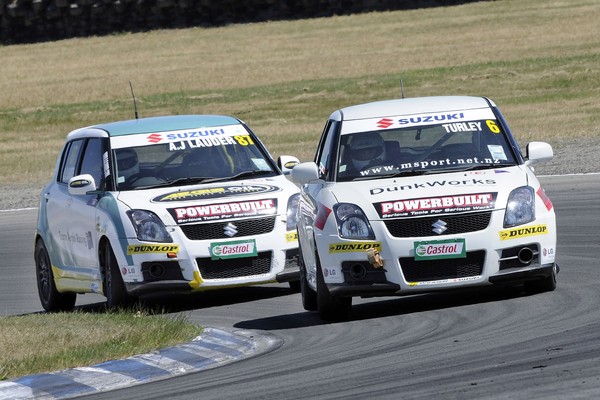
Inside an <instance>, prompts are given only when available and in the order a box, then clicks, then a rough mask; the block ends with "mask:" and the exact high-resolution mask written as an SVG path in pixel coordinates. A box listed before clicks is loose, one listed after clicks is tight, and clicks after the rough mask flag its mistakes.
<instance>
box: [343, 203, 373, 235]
mask: <svg viewBox="0 0 600 400" xmlns="http://www.w3.org/2000/svg"><path fill="white" fill-rule="evenodd" d="M333 211H334V214H335V219H336V221H337V226H338V233H339V235H340V237H342V238H346V239H370V240H374V239H375V234H374V233H373V230H372V229H371V225H370V224H369V221H368V219H367V217H366V216H365V213H363V211H362V210H361V209H360V207H359V206H357V205H355V204H350V203H340V204H337V205H335V206H334V207H333Z"/></svg>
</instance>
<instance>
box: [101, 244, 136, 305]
mask: <svg viewBox="0 0 600 400" xmlns="http://www.w3.org/2000/svg"><path fill="white" fill-rule="evenodd" d="M104 295H105V296H106V307H107V308H109V309H116V308H126V307H128V306H129V305H130V304H131V302H132V299H131V297H130V296H129V295H128V294H127V290H126V289H125V283H124V282H123V277H122V276H121V272H120V271H119V265H118V264H117V258H116V257H115V253H114V252H113V250H112V248H111V247H110V245H109V244H107V245H106V246H105V247H104Z"/></svg>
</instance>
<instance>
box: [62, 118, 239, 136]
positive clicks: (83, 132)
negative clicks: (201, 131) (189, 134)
mask: <svg viewBox="0 0 600 400" xmlns="http://www.w3.org/2000/svg"><path fill="white" fill-rule="evenodd" d="M241 123H242V122H241V121H240V120H239V119H237V118H234V117H229V116H226V115H169V116H161V117H148V118H139V119H132V120H128V121H117V122H108V123H105V124H97V125H92V126H88V127H86V128H80V129H76V130H74V131H72V132H70V133H69V134H68V135H67V139H68V140H69V139H74V138H79V137H106V136H126V135H135V134H139V133H154V132H168V131H177V130H184V129H198V128H211V127H216V126H226V125H237V124H241Z"/></svg>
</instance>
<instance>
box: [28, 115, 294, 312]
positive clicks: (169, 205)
mask: <svg viewBox="0 0 600 400" xmlns="http://www.w3.org/2000/svg"><path fill="white" fill-rule="evenodd" d="M295 161H297V160H296V159H294V158H292V157H285V158H283V157H282V162H281V165H280V166H279V167H278V166H277V165H276V163H275V161H274V160H273V159H272V158H271V156H270V155H269V153H268V152H267V150H266V148H265V147H264V146H263V144H262V143H261V142H260V141H259V139H258V138H257V137H256V136H255V135H254V133H253V132H252V131H251V130H250V129H249V128H248V127H247V126H246V124H244V123H243V122H242V121H240V120H238V119H237V118H233V117H229V116H221V115H182V116H168V117H153V118H144V119H136V120H130V121H121V122H113V123H107V124H99V125H95V126H90V127H86V128H81V129H77V130H75V131H73V132H71V133H69V134H68V136H67V140H66V143H65V145H64V147H63V150H62V152H61V154H60V156H59V157H58V160H57V163H56V168H55V171H54V175H53V178H52V180H51V182H49V183H48V185H47V186H46V187H45V188H44V189H43V191H42V193H41V196H40V206H39V215H38V223H37V233H36V237H35V262H36V274H37V283H38V291H39V296H40V300H41V303H42V306H43V307H44V309H46V310H49V311H53V310H69V309H71V308H73V306H74V305H75V300H76V295H77V294H78V293H99V294H102V295H104V296H106V299H107V304H108V306H109V307H118V306H121V305H126V304H128V303H129V302H130V300H132V299H134V298H136V297H139V296H141V295H143V294H148V293H169V292H192V291H200V290H206V289H218V288H225V287H233V286H240V285H254V284H263V283H270V282H290V286H292V287H293V288H296V287H297V286H298V278H299V271H298V264H297V261H296V260H297V256H298V242H297V233H296V220H295V216H296V206H297V202H298V197H299V190H298V188H297V187H296V186H295V185H294V184H293V183H291V182H290V181H289V180H288V179H287V178H286V176H284V174H283V173H282V169H283V170H286V167H285V165H284V164H287V165H289V166H291V165H293V164H294V162H295Z"/></svg>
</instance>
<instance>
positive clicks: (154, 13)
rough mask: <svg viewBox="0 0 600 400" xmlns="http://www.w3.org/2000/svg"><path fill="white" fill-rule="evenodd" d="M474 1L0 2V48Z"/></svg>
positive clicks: (90, 0)
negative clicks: (62, 40)
mask: <svg viewBox="0 0 600 400" xmlns="http://www.w3.org/2000/svg"><path fill="white" fill-rule="evenodd" d="M474 1H476V0H197V1H192V0H0V43H2V44H18V43H32V42H41V41H52V40H58V39H65V38H71V37H85V36H101V35H107V34H111V33H117V32H143V31H148V30H152V29H169V28H185V27H193V26H204V27H211V26H221V25H226V24H232V23H244V22H258V21H266V20H289V19H299V18H314V17H324V16H331V15H347V14H353V13H361V12H368V11H384V10H400V9H411V8H425V7H436V6H446V5H456V4H462V3H469V2H474Z"/></svg>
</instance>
